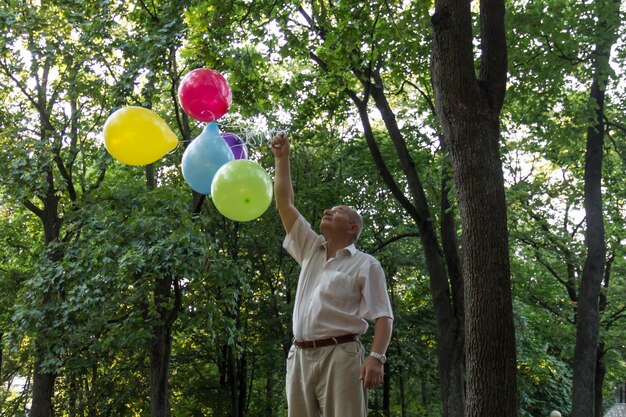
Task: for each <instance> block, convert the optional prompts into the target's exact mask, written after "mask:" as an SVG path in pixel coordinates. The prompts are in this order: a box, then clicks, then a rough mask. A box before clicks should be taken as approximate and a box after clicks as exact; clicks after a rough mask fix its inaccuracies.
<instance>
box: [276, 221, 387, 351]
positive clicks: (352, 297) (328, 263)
mask: <svg viewBox="0 0 626 417" xmlns="http://www.w3.org/2000/svg"><path fill="white" fill-rule="evenodd" d="M283 246H284V248H285V249H286V250H287V252H289V254H290V255H291V256H293V258H294V259H295V260H296V261H297V262H298V264H299V265H300V266H301V268H302V269H301V271H300V277H299V279H298V287H297V290H296V299H295V304H294V309H293V334H294V337H295V338H296V339H299V340H319V339H325V338H328V337H334V336H341V335H345V334H364V333H365V332H366V331H367V328H368V323H367V320H375V319H377V318H379V317H390V318H393V312H392V310H391V303H390V301H389V295H388V293H387V283H386V281H385V273H384V271H383V269H382V267H381V266H380V263H379V262H378V261H377V260H376V258H374V257H373V256H371V255H369V254H366V253H363V252H361V251H359V250H358V249H356V247H355V246H354V245H350V246H348V247H346V248H344V249H342V250H340V251H338V252H337V255H336V257H335V258H331V259H328V260H326V239H325V238H324V236H322V235H318V234H317V233H316V232H314V231H313V229H312V228H311V225H310V224H309V223H307V221H306V220H305V219H304V218H303V217H302V216H300V217H299V218H298V219H297V220H296V222H295V223H294V225H293V227H292V229H291V231H290V233H289V234H288V235H287V237H286V238H285V241H284V243H283Z"/></svg>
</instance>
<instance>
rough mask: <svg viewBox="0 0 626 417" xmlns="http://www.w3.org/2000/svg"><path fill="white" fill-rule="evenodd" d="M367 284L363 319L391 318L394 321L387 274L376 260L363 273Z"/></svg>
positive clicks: (364, 287) (365, 286)
mask: <svg viewBox="0 0 626 417" xmlns="http://www.w3.org/2000/svg"><path fill="white" fill-rule="evenodd" d="M363 273H364V275H365V283H364V285H363V290H362V293H363V305H362V309H363V317H364V318H365V319H367V320H371V321H374V320H376V319H377V318H379V317H389V318H390V319H393V311H392V308H391V301H390V300H389V293H388V292H387V281H386V279H385V272H384V271H383V268H382V266H381V265H380V263H379V262H378V261H376V260H374V259H372V261H371V262H370V264H369V268H368V267H366V268H365V270H364V271H363Z"/></svg>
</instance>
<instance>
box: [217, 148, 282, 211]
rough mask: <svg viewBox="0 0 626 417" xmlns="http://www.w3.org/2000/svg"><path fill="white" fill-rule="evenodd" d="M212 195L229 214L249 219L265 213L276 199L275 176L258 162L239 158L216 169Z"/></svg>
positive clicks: (218, 205)
mask: <svg viewBox="0 0 626 417" xmlns="http://www.w3.org/2000/svg"><path fill="white" fill-rule="evenodd" d="M211 196H212V198H213V204H215V208H217V210H218V211H219V212H220V213H222V214H223V215H224V216H225V217H228V218H229V219H231V220H235V221H238V222H247V221H250V220H254V219H256V218H257V217H259V216H260V215H262V214H263V213H265V211H266V210H267V208H268V207H269V205H270V203H271V202H272V180H271V179H270V176H269V175H268V174H267V172H265V170H264V169H263V167H261V166H260V165H259V164H257V163H256V162H254V161H250V160H248V159H235V160H232V161H229V162H227V163H225V164H224V165H222V166H221V167H220V169H218V170H217V172H216V173H215V176H214V177H213V181H212V182H211Z"/></svg>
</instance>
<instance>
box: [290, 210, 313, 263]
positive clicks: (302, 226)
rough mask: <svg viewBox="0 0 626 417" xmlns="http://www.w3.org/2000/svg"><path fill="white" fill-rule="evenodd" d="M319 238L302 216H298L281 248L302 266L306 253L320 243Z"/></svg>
mask: <svg viewBox="0 0 626 417" xmlns="http://www.w3.org/2000/svg"><path fill="white" fill-rule="evenodd" d="M319 238H320V235H318V234H317V233H315V231H314V230H313V229H312V228H311V225H310V224H309V223H308V222H307V221H306V220H305V219H304V217H302V215H299V216H298V218H297V219H296V222H295V223H294V224H293V226H292V227H291V231H290V232H289V233H288V234H287V236H286V237H285V241H284V242H283V248H285V250H286V251H287V252H288V253H289V254H290V255H291V256H292V257H293V258H294V259H295V260H296V262H298V264H299V265H300V266H302V260H303V259H304V258H305V255H306V253H308V252H309V251H310V250H311V249H312V248H314V247H315V246H316V245H318V244H320V243H321V242H320V239H319Z"/></svg>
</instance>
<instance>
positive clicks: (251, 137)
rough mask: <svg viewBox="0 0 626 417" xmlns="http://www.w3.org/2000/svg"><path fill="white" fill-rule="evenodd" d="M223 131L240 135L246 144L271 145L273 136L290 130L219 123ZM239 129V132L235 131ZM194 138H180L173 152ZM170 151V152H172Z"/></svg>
mask: <svg viewBox="0 0 626 417" xmlns="http://www.w3.org/2000/svg"><path fill="white" fill-rule="evenodd" d="M218 126H219V127H220V128H221V129H222V130H223V131H222V132H221V133H232V134H234V135H237V136H239V137H240V139H241V140H242V141H243V143H244V144H246V145H247V146H249V147H250V146H251V147H256V146H262V145H267V146H269V145H270V143H271V142H272V138H273V137H274V136H276V134H278V133H280V132H288V131H287V130H285V129H276V130H260V129H251V128H249V127H247V126H235V125H218ZM233 130H234V131H237V132H238V133H234V132H233ZM192 141H193V139H190V140H179V141H178V145H177V146H176V148H175V149H173V150H172V151H171V152H174V151H176V149H178V146H180V144H181V143H188V142H192ZM171 152H170V153H171Z"/></svg>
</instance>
